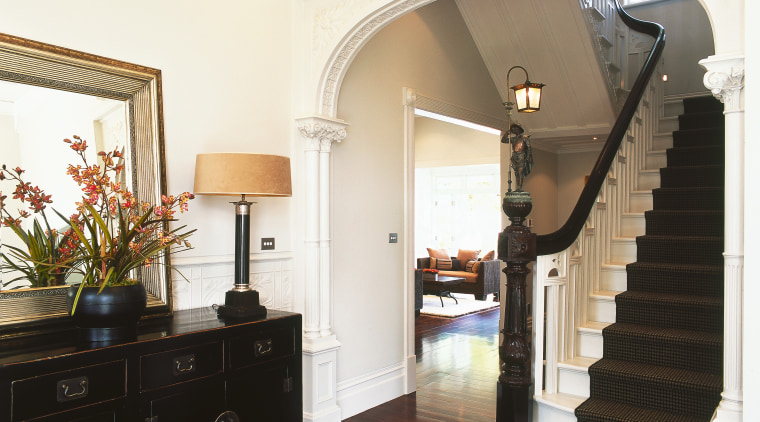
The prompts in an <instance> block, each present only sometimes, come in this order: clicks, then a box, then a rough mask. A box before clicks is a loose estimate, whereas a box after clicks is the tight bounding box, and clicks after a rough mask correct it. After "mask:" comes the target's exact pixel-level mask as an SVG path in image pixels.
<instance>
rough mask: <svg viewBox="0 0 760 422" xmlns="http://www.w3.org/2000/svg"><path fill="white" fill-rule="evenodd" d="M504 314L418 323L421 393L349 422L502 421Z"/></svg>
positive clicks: (420, 319) (426, 318)
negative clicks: (499, 381)
mask: <svg viewBox="0 0 760 422" xmlns="http://www.w3.org/2000/svg"><path fill="white" fill-rule="evenodd" d="M498 341H499V308H494V309H493V310H490V311H486V312H480V313H477V314H472V315H466V316H463V317H459V318H437V317H430V316H425V315H421V316H419V317H417V319H416V345H415V347H416V355H417V392H415V393H412V394H409V395H406V396H402V397H399V398H397V399H395V400H391V401H390V402H388V403H385V404H382V405H380V406H378V407H375V408H373V409H370V410H367V411H366V412H363V413H360V414H358V415H356V416H353V417H351V418H348V419H346V421H347V422H388V421H391V422H410V421H419V422H433V421H446V422H456V421H462V422H464V421H467V422H478V421H489V422H493V420H495V419H496V381H497V378H498V376H499V353H498Z"/></svg>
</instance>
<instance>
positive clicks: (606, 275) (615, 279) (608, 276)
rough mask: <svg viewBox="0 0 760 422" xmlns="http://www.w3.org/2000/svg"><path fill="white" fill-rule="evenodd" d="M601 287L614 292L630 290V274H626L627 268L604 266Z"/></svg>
mask: <svg viewBox="0 0 760 422" xmlns="http://www.w3.org/2000/svg"><path fill="white" fill-rule="evenodd" d="M601 287H602V290H611V291H613V292H624V291H626V290H628V274H627V273H626V272H625V267H622V268H618V267H608V266H602V273H601Z"/></svg>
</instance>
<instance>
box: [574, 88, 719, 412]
mask: <svg viewBox="0 0 760 422" xmlns="http://www.w3.org/2000/svg"><path fill="white" fill-rule="evenodd" d="M722 110H723V107H722V104H721V103H720V102H718V101H717V100H715V99H713V98H712V97H705V98H693V99H687V100H684V114H683V115H681V116H679V130H677V131H675V132H673V148H671V149H669V150H668V151H667V167H666V168H663V169H661V171H660V175H661V184H660V186H661V187H660V188H658V189H654V190H653V191H652V193H653V196H654V199H653V208H654V209H653V210H651V211H647V212H646V213H645V217H646V234H645V235H644V236H639V237H638V238H637V239H636V243H637V262H634V263H632V264H629V265H628V266H627V273H628V290H627V291H626V292H624V293H621V294H619V295H617V296H616V297H615V302H616V306H617V322H616V323H615V324H612V325H610V326H608V327H607V328H605V329H604V331H603V332H602V334H603V338H604V354H603V358H602V359H600V360H599V361H598V362H596V363H595V364H593V365H592V366H591V367H590V368H589V377H590V380H591V395H590V398H589V399H588V400H586V401H585V402H584V403H583V404H581V405H580V406H579V407H578V408H577V409H576V411H575V415H576V417H577V418H578V421H579V422H614V421H621V422H622V421H626V422H633V421H637V422H638V421H641V422H644V421H646V422H653V421H657V422H692V421H694V422H696V421H709V420H710V419H711V417H712V415H713V413H714V411H715V408H716V407H717V405H718V403H719V402H720V393H721V391H722V383H723V377H722V367H723V256H722V251H723V180H724V178H723V159H724V152H723V151H724V141H723V139H724V123H723V122H724V120H723V113H722Z"/></svg>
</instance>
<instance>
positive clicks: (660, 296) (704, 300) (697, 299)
mask: <svg viewBox="0 0 760 422" xmlns="http://www.w3.org/2000/svg"><path fill="white" fill-rule="evenodd" d="M618 296H620V298H621V299H624V298H631V297H632V298H636V299H646V300H648V301H651V302H661V303H674V302H679V303H693V304H710V305H722V304H723V298H721V297H715V296H696V295H683V294H676V293H660V292H656V293H650V292H638V291H632V290H628V291H625V292H622V293H620V294H619V295H618Z"/></svg>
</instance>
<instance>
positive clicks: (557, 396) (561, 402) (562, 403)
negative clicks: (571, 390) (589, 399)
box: [535, 392, 586, 413]
mask: <svg viewBox="0 0 760 422" xmlns="http://www.w3.org/2000/svg"><path fill="white" fill-rule="evenodd" d="M535 398H536V401H537V402H539V403H543V404H546V405H548V406H551V407H554V408H557V409H560V410H563V411H565V412H567V413H573V411H574V410H575V408H577V407H578V406H579V405H580V404H581V403H583V402H584V401H585V400H586V397H581V396H576V395H573V394H567V393H554V394H548V393H546V392H543V393H542V394H536V396H535Z"/></svg>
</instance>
